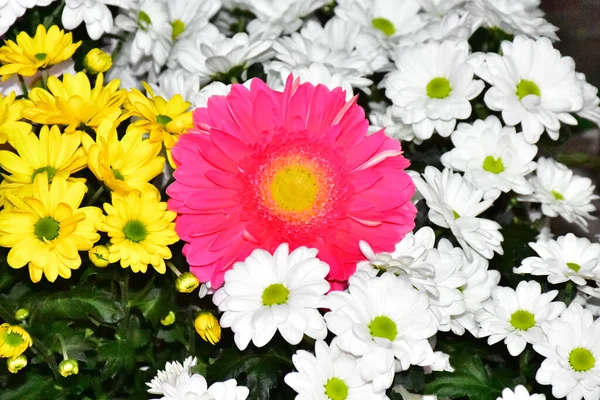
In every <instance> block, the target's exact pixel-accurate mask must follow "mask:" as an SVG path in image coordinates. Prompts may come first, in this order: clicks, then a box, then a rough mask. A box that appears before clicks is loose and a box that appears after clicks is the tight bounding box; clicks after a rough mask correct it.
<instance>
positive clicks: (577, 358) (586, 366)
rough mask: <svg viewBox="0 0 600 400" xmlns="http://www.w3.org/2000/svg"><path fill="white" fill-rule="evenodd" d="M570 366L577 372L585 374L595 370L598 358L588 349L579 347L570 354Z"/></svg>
mask: <svg viewBox="0 0 600 400" xmlns="http://www.w3.org/2000/svg"><path fill="white" fill-rule="evenodd" d="M569 364H571V367H572V368H573V369H574V370H575V371H577V372H585V371H589V370H590V369H592V368H594V365H596V358H595V357H594V355H593V354H592V352H591V351H589V350H588V349H585V348H583V347H578V348H576V349H573V350H571V352H570V353H569Z"/></svg>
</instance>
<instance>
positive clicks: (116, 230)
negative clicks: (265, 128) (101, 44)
mask: <svg viewBox="0 0 600 400" xmlns="http://www.w3.org/2000/svg"><path fill="white" fill-rule="evenodd" d="M79 45H80V43H73V41H72V36H71V33H65V32H63V31H62V30H60V29H59V28H58V27H57V26H53V27H51V28H50V29H48V30H47V31H46V29H45V28H44V27H43V26H41V25H40V27H38V29H37V32H36V35H35V36H34V37H33V38H32V37H30V36H29V35H27V34H26V33H20V34H19V35H18V36H17V38H16V43H15V42H13V41H10V40H7V41H5V45H4V46H3V47H1V48H0V76H2V79H3V80H6V79H9V78H11V77H13V76H15V75H17V76H18V77H19V79H20V81H21V83H22V84H23V91H24V92H25V94H24V96H23V98H17V96H16V94H15V93H14V92H13V93H10V94H8V95H7V96H4V97H2V96H1V95H0V148H2V150H0V167H2V169H3V170H4V171H3V174H2V177H3V180H2V182H0V207H1V208H2V210H1V211H0V246H3V247H7V248H10V251H9V253H8V264H9V265H10V266H11V267H12V268H22V267H24V266H26V265H27V266H28V268H29V275H30V278H31V280H32V281H33V282H39V281H40V280H41V279H42V276H45V277H46V279H48V280H49V281H51V282H54V281H55V280H56V279H57V277H58V276H61V277H63V278H69V277H70V276H71V270H74V269H77V268H79V267H80V266H81V264H82V259H81V253H80V252H82V251H86V252H87V251H89V256H90V259H91V261H92V262H94V263H95V264H96V265H102V264H103V265H106V264H108V263H116V262H120V264H121V266H122V267H123V268H127V267H129V268H131V269H132V270H133V271H134V272H140V271H141V272H145V271H146V270H147V268H148V266H152V267H153V268H154V269H155V270H156V271H158V272H160V273H164V272H165V269H166V268H165V261H164V260H165V259H170V258H171V251H170V250H169V248H168V246H169V245H171V244H173V243H175V242H176V241H177V240H178V237H177V234H176V233H175V230H174V228H175V224H174V222H173V221H174V219H175V216H176V214H175V213H174V212H172V211H169V210H167V204H166V203H165V202H161V197H160V192H159V191H158V190H157V189H156V188H155V187H154V186H153V185H152V184H151V183H149V182H150V181H151V180H152V179H153V178H155V177H156V176H158V175H159V174H161V172H162V171H163V168H164V167H165V157H162V156H161V155H160V154H166V155H167V157H169V159H170V149H171V147H173V145H174V144H175V143H176V141H177V138H178V136H179V135H180V134H182V133H183V132H185V131H186V130H188V129H189V128H191V127H192V114H191V112H189V107H190V103H187V102H185V101H184V100H183V98H182V97H181V96H179V95H177V96H175V97H173V98H172V99H170V100H168V101H167V100H166V99H164V98H162V97H160V96H155V95H154V93H153V92H152V90H151V89H150V88H149V87H148V86H146V91H147V93H148V95H149V96H150V97H148V96H146V95H145V94H143V93H142V92H140V91H139V90H136V89H132V90H129V91H127V90H122V89H119V85H120V82H119V80H113V81H111V82H109V83H107V84H106V85H105V83H104V76H103V74H102V72H100V71H101V70H103V69H104V68H99V67H94V65H98V64H104V65H106V64H107V63H108V65H110V59H109V60H108V61H107V59H106V54H104V53H102V52H101V51H100V50H98V49H94V50H93V51H92V52H90V54H89V55H88V57H86V62H85V64H86V68H87V70H88V74H86V73H85V72H78V73H77V74H76V75H71V74H64V75H63V76H62V78H56V77H54V76H46V75H44V74H45V73H47V68H49V67H51V66H52V65H56V64H58V63H60V62H62V61H64V60H67V59H69V58H70V57H71V56H72V55H73V54H74V52H75V51H76V50H77V49H78V47H79ZM99 70H100V71H99ZM98 72H99V73H98ZM95 73H98V74H97V76H96V77H95V82H90V77H89V76H88V75H91V74H95ZM36 74H41V77H42V82H41V84H40V85H39V86H40V87H35V88H33V89H31V90H29V88H27V87H26V85H25V79H24V77H32V76H35V75H36ZM36 86H38V85H36ZM120 127H121V129H120ZM86 168H87V169H89V171H91V173H92V174H93V176H94V177H95V178H96V179H97V180H98V181H99V182H89V181H86V179H85V178H84V175H85V169H86ZM87 175H88V177H91V176H92V175H91V174H89V173H88V174H87ZM88 187H92V188H96V187H98V188H99V189H98V190H97V191H96V192H95V194H94V195H92V196H88V197H87V198H86V192H87V191H88ZM105 189H108V190H110V191H111V193H110V195H111V202H110V203H104V204H103V205H102V208H100V207H99V206H98V205H96V204H95V203H96V201H97V199H98V198H99V195H100V194H101V193H102V191H103V190H105ZM90 194H91V193H90ZM84 198H85V199H86V205H85V206H82V203H83V202H84ZM103 211H104V212H103ZM102 232H104V233H106V235H104V237H108V239H106V240H105V241H106V243H104V244H103V245H101V246H96V247H94V245H95V244H96V243H97V242H98V241H100V240H101V238H102V236H101V233H102ZM93 248H94V249H96V250H93V251H90V250H92V249H93Z"/></svg>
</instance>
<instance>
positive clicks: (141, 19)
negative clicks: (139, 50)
mask: <svg viewBox="0 0 600 400" xmlns="http://www.w3.org/2000/svg"><path fill="white" fill-rule="evenodd" d="M137 24H138V26H139V28H140V29H141V30H143V31H147V30H148V29H149V28H150V25H152V20H151V19H150V16H149V15H148V14H146V13H145V12H144V11H140V12H139V14H138V20H137Z"/></svg>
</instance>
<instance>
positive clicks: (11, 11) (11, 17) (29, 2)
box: [0, 0, 56, 36]
mask: <svg viewBox="0 0 600 400" xmlns="http://www.w3.org/2000/svg"><path fill="white" fill-rule="evenodd" d="M54 1H56V0H2V1H0V36H2V35H4V34H5V33H6V32H7V31H8V30H9V29H10V27H11V26H13V24H14V23H15V21H16V20H17V18H19V17H22V16H23V14H25V11H27V9H28V8H33V7H36V6H40V7H45V6H47V5H49V4H50V3H52V2H54Z"/></svg>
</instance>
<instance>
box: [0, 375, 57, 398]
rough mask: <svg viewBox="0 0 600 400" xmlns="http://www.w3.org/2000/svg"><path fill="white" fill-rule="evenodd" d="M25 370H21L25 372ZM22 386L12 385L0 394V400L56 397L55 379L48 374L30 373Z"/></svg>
mask: <svg viewBox="0 0 600 400" xmlns="http://www.w3.org/2000/svg"><path fill="white" fill-rule="evenodd" d="M23 372H24V371H21V373H23ZM23 382H24V383H23V384H22V385H21V386H18V387H15V386H11V387H10V389H9V390H6V391H4V390H3V393H1V394H0V400H23V399H54V398H56V397H54V395H53V394H54V393H55V392H56V390H55V389H54V381H53V380H52V379H49V377H48V376H45V377H44V376H41V375H38V374H34V373H29V374H27V375H26V376H25V379H24V381H23Z"/></svg>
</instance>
